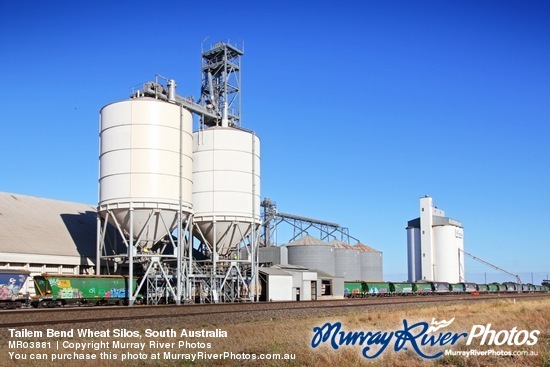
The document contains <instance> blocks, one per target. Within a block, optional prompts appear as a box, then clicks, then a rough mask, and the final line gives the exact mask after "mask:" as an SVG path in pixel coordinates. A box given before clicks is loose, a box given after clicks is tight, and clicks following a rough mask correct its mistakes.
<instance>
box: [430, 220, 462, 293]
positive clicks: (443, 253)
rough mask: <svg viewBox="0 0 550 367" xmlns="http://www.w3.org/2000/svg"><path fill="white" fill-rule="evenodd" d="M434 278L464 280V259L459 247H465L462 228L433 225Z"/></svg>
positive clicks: (441, 280)
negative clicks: (462, 277)
mask: <svg viewBox="0 0 550 367" xmlns="http://www.w3.org/2000/svg"><path fill="white" fill-rule="evenodd" d="M433 239H434V241H433V243H434V251H433V252H434V265H433V266H434V279H435V280H437V281H438V282H447V283H459V282H461V281H463V279H460V278H461V275H462V276H463V266H464V264H463V260H461V257H462V254H459V249H460V250H463V249H464V242H463V232H462V228H460V227H456V226H453V225H437V226H434V227H433Z"/></svg>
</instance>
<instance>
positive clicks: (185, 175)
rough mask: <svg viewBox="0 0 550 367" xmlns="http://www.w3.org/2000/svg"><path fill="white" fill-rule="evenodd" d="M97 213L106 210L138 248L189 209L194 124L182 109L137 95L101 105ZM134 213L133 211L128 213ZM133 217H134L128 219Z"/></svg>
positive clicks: (169, 227) (162, 233) (190, 201)
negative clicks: (125, 99) (137, 241)
mask: <svg viewBox="0 0 550 367" xmlns="http://www.w3.org/2000/svg"><path fill="white" fill-rule="evenodd" d="M100 116H101V123H100V124H101V126H100V156H99V165H100V169H99V208H98V209H99V212H100V214H101V215H103V216H105V215H106V213H107V212H108V211H109V212H111V213H114V217H115V218H112V217H111V218H109V221H110V222H112V223H115V222H117V223H118V224H119V225H120V226H121V227H122V229H123V230H124V231H125V232H126V233H127V234H129V232H130V227H131V222H133V233H132V234H131V235H132V236H133V238H134V239H137V238H138V236H139V237H140V238H141V241H140V243H139V244H136V245H138V246H140V247H144V246H151V245H153V244H154V243H156V242H157V241H158V240H160V239H161V238H162V237H163V236H165V235H166V234H167V228H168V230H171V229H172V228H171V226H174V225H175V219H176V217H177V213H178V211H179V209H180V204H181V210H182V212H183V215H184V216H185V215H187V214H189V213H191V212H192V208H193V204H192V186H193V185H192V162H193V158H192V155H193V150H192V149H193V137H192V131H193V122H192V116H191V113H190V112H189V111H187V110H184V109H182V108H181V107H179V106H177V105H175V104H171V103H168V102H164V101H159V100H157V99H153V98H137V99H132V100H127V101H121V102H116V103H112V104H109V105H107V106H105V107H103V108H102V109H101V112H100ZM130 213H132V215H130ZM131 218H133V221H132V220H131Z"/></svg>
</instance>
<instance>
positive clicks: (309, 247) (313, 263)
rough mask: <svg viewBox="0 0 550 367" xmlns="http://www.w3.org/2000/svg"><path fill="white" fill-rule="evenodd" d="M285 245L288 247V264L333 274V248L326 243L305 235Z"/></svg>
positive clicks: (334, 271)
mask: <svg viewBox="0 0 550 367" xmlns="http://www.w3.org/2000/svg"><path fill="white" fill-rule="evenodd" d="M285 246H286V248H287V249H288V263H289V264H290V265H297V266H303V267H305V268H308V269H310V270H321V271H324V272H325V273H328V274H330V275H335V273H336V270H335V260H334V248H333V247H332V246H331V245H329V244H328V243H326V242H323V241H321V240H319V239H317V238H314V237H311V236H310V235H307V236H304V237H302V238H300V239H299V240H297V241H294V242H291V243H288V244H286V245H285Z"/></svg>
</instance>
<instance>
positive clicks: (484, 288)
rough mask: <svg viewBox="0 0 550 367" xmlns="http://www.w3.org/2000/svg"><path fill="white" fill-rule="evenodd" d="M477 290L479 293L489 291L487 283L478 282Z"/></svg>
mask: <svg viewBox="0 0 550 367" xmlns="http://www.w3.org/2000/svg"><path fill="white" fill-rule="evenodd" d="M477 291H478V292H479V293H489V284H478V285H477Z"/></svg>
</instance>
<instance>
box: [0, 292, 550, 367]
mask: <svg viewBox="0 0 550 367" xmlns="http://www.w3.org/2000/svg"><path fill="white" fill-rule="evenodd" d="M549 311H550V298H545V299H541V300H540V299H539V300H521V301H520V300H517V301H514V300H498V301H485V302H476V303H456V304H454V305H450V306H449V305H444V306H439V307H437V306H434V305H422V306H403V307H399V308H388V307H386V308H385V309H384V308H381V307H379V308H374V309H371V308H365V309H364V311H353V312H351V313H347V314H345V313H343V312H340V313H339V312H338V311H330V312H331V314H327V315H325V316H322V317H319V316H315V317H303V316H300V317H296V318H292V319H288V318H286V317H285V316H284V315H280V316H273V317H271V316H270V317H269V319H267V320H265V321H254V322H247V323H240V324H235V323H234V322H232V321H231V316H230V315H227V318H225V319H224V321H219V320H212V321H211V322H204V323H201V325H190V324H189V323H187V322H186V320H185V317H182V318H181V319H178V320H170V321H169V322H168V321H163V320H150V321H147V322H143V321H139V322H133V323H132V322H124V323H123V322H121V323H120V324H117V325H115V326H113V325H95V326H93V327H91V328H92V329H95V330H108V329H114V328H126V329H128V330H137V331H139V332H140V333H141V334H142V335H144V333H145V330H146V329H148V328H149V329H153V330H159V331H160V330H165V329H166V328H172V329H174V330H176V331H177V332H178V335H179V333H180V331H181V330H182V329H187V330H200V329H204V330H215V329H221V330H224V331H226V332H227V335H228V337H227V338H211V339H208V338H187V339H185V338H180V337H179V336H178V337H176V338H159V339H158V340H159V341H162V342H175V343H176V346H177V342H178V341H179V340H187V341H189V342H193V343H196V342H200V343H210V344H211V347H210V348H203V349H185V348H181V349H178V348H177V347H176V348H174V349H155V348H150V347H149V345H148V343H149V339H146V338H145V337H143V338H142V339H140V340H138V339H123V338H107V339H101V338H88V339H81V338H78V337H75V338H73V339H68V338H52V339H49V340H51V341H66V340H70V341H72V342H75V341H79V342H87V341H88V342H89V341H96V342H97V341H100V340H104V341H110V342H112V341H113V340H121V341H139V342H146V344H147V346H146V348H145V350H144V352H142V353H144V354H145V355H147V358H146V359H144V360H139V361H137V360H133V361H125V362H122V361H120V359H121V355H122V354H124V352H125V350H120V349H119V350H115V349H112V350H110V351H111V352H112V353H113V354H116V355H117V357H118V359H117V360H105V359H103V360H95V361H75V360H65V361H63V362H59V361H52V360H51V357H52V354H53V353H72V352H73V351H71V350H67V349H63V350H59V351H52V350H44V349H34V350H29V349H27V350H19V351H17V350H14V349H9V348H8V340H14V338H10V337H9V334H8V332H7V330H5V329H2V332H1V335H0V352H1V353H2V355H3V357H2V358H0V366H60V365H62V366H67V367H68V366H94V367H96V366H310V367H316V366H363V365H364V366H405V367H414V366H428V365H435V366H505V367H507V366H509V367H512V366H514V367H516V366H549V367H550V321H549V320H548V315H549ZM432 318H436V319H437V320H442V319H444V320H450V319H452V318H455V321H454V322H453V324H452V325H451V326H449V327H448V328H446V329H442V330H441V331H442V332H448V331H452V332H456V333H462V332H466V333H469V332H470V329H471V328H472V326H473V325H476V324H481V325H486V324H488V323H490V324H491V329H492V330H496V331H500V330H511V329H512V328H514V327H517V330H528V331H531V330H534V329H537V330H540V332H541V334H540V335H539V337H538V343H537V344H536V345H534V346H527V345H524V346H520V347H514V346H508V345H504V346H500V347H498V346H492V347H488V346H479V343H475V344H474V345H470V346H466V345H464V344H465V339H462V341H461V342H460V343H459V344H457V345H454V346H445V347H439V348H436V349H433V350H430V349H428V348H425V347H424V348H423V350H424V351H425V352H431V353H432V354H433V353H435V352H437V351H440V350H444V349H452V350H470V349H477V350H479V351H482V350H489V349H493V350H502V351H527V352H528V353H531V354H536V355H527V356H514V357H503V356H470V357H458V356H443V357H440V358H438V359H436V360H425V359H423V358H421V357H418V356H417V355H416V353H415V352H413V351H410V350H408V351H405V350H401V351H399V352H394V350H393V343H392V344H390V346H389V347H388V348H387V349H386V351H385V352H384V353H383V354H382V355H381V356H380V357H378V358H376V359H374V360H367V359H365V358H363V357H362V356H361V349H362V348H361V347H359V346H356V347H352V346H343V347H341V348H340V349H338V350H333V349H332V348H330V347H327V346H322V347H318V348H316V349H312V348H311V347H310V344H311V339H312V336H313V332H312V329H313V327H315V326H321V325H323V324H324V323H325V322H336V321H340V322H341V323H342V325H343V328H344V330H346V331H361V330H363V331H372V332H376V331H395V330H398V329H402V328H403V321H402V320H403V319H407V320H408V322H409V323H415V322H420V321H426V322H428V323H430V322H431V320H432ZM79 327H84V326H82V325H73V326H72V328H79ZM85 327H89V326H88V325H86V326H85ZM69 328H71V326H68V327H67V329H69ZM55 329H56V330H62V329H64V328H62V327H55ZM41 330H45V328H42V329H41ZM21 340H28V341H32V340H37V339H33V338H24V339H21ZM40 340H44V341H46V340H48V339H46V338H43V339H40ZM200 351H202V352H206V353H220V354H223V353H224V352H230V353H233V354H238V355H242V354H248V355H252V354H256V355H257V356H259V355H260V354H264V353H280V354H281V355H284V354H285V353H287V354H293V355H295V359H291V360H286V361H285V360H245V359H229V358H225V359H218V360H214V359H202V360H198V361H194V362H193V361H190V360H174V359H165V358H164V354H163V353H164V352H172V353H180V354H183V353H196V352H200ZM8 352H20V353H25V354H26V355H27V359H25V360H22V359H21V360H18V361H16V360H13V359H10V358H9V354H8ZM100 352H101V351H94V350H93V349H87V350H85V351H81V352H79V353H94V354H96V357H97V358H98V359H99V353H100ZM132 352H133V353H134V354H137V353H139V351H137V350H132ZM532 352H533V353H532ZM39 353H45V354H46V358H47V360H45V361H33V360H31V359H30V357H31V356H30V354H39ZM157 353H159V354H158V356H160V359H159V360H153V359H152V355H153V354H157Z"/></svg>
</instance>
